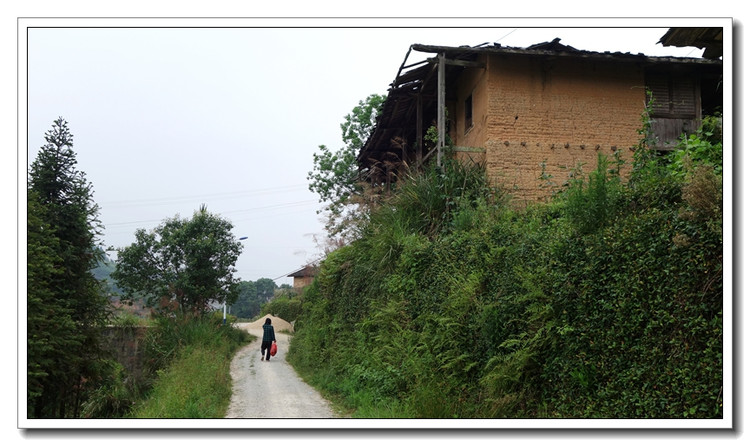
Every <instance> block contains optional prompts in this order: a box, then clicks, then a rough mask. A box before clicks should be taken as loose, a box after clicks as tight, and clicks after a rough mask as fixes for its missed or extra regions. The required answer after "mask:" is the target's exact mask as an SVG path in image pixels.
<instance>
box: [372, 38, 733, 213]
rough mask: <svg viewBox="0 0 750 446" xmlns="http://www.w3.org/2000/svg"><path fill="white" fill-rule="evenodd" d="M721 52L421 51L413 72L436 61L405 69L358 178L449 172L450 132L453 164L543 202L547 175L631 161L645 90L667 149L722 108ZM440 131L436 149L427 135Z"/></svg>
mask: <svg viewBox="0 0 750 446" xmlns="http://www.w3.org/2000/svg"><path fill="white" fill-rule="evenodd" d="M703 30H705V29H703ZM711 30H713V34H711ZM717 30H718V31H717ZM720 32H721V29H720V28H718V29H709V32H705V31H704V37H705V36H706V35H708V36H709V37H711V38H712V39H713V40H714V41H716V40H717V39H718V40H719V43H720V38H721V36H720ZM716 33H719V35H718V37H717V35H716ZM692 35H693V37H695V33H693V34H692ZM677 37H679V36H677V35H673V36H672V37H671V39H672V40H673V41H677V40H678V39H677ZM683 37H685V35H684V34H683ZM667 38H670V36H669V35H665V36H664V38H663V40H664V39H667ZM715 48H716V46H712V52H711V54H710V57H705V55H704V57H702V58H676V57H649V56H645V55H643V54H630V53H610V52H604V53H600V52H590V51H582V50H577V49H575V48H572V47H570V46H566V45H563V44H562V43H561V42H560V41H559V39H555V40H553V41H552V42H545V43H540V44H537V45H532V46H530V47H528V48H514V47H503V46H500V45H498V44H482V45H479V46H475V47H468V46H461V47H447V46H432V45H423V44H414V45H412V46H411V47H410V48H409V52H408V53H407V57H406V58H405V59H404V64H405V63H406V60H407V59H408V57H409V55H410V53H411V52H412V51H415V52H421V53H427V54H431V55H432V57H428V58H427V59H426V60H424V61H422V62H418V63H415V64H411V65H404V64H402V66H401V67H400V68H399V70H398V74H397V76H396V79H395V80H394V82H393V83H392V84H391V86H390V89H389V91H388V96H387V98H386V101H385V103H384V104H383V109H382V112H381V114H380V116H379V118H378V121H377V123H376V126H375V128H374V130H373V132H372V133H371V135H370V138H369V139H368V141H367V143H366V144H365V145H364V147H363V148H362V149H361V151H360V153H359V156H358V164H359V167H360V170H361V172H362V173H363V175H365V176H367V177H368V178H369V179H370V180H371V181H372V182H373V183H381V184H382V183H389V182H391V181H394V180H395V178H397V175H398V172H399V169H402V168H403V166H405V165H409V166H414V165H417V166H419V165H421V164H422V163H424V162H425V161H426V160H427V159H428V158H431V157H436V158H437V162H438V164H440V163H442V159H441V157H442V156H444V154H443V148H444V147H445V146H446V145H447V142H446V140H445V137H444V135H445V134H446V133H447V135H448V137H449V138H450V141H452V145H453V147H454V152H453V156H455V157H457V158H459V159H467V160H472V161H474V162H479V163H484V164H485V168H486V171H487V174H488V176H489V177H490V179H491V180H492V181H493V182H494V183H495V184H496V185H498V186H501V187H503V188H505V189H507V190H509V191H511V192H512V193H513V194H514V196H515V197H516V199H518V200H521V201H524V202H526V201H534V200H538V199H540V198H543V197H544V196H545V195H546V194H549V193H550V191H549V189H543V188H541V187H540V185H541V184H542V179H541V177H542V174H543V173H545V174H546V175H552V178H551V181H552V183H553V184H556V185H557V186H560V185H562V184H563V183H564V181H565V180H566V179H567V178H568V175H569V173H570V172H571V171H573V170H574V169H575V168H576V167H580V168H581V169H582V170H583V171H584V172H588V171H590V170H592V169H594V168H595V167H596V164H597V157H598V154H599V153H604V154H607V155H608V156H610V157H612V156H613V155H614V153H615V152H618V153H619V156H620V157H621V158H622V159H624V160H625V161H629V160H631V159H632V156H633V148H634V147H635V146H636V145H637V143H638V141H639V139H640V137H641V136H640V135H639V130H640V129H641V128H642V114H643V112H644V109H645V106H646V102H647V91H651V92H652V93H653V100H654V102H653V115H652V118H653V129H654V133H655V136H656V137H657V138H658V142H657V147H656V149H662V150H668V149H669V148H670V147H671V146H673V144H674V141H675V140H676V139H677V138H679V137H680V135H681V134H683V133H685V132H691V131H693V130H695V129H696V128H697V126H698V125H699V123H700V120H701V117H702V116H704V115H706V114H710V113H713V112H714V111H716V110H720V108H721V105H722V102H721V101H722V61H721V59H720V58H718V57H717V55H718V56H721V51H720V50H719V51H718V53H717V51H716V50H715ZM719 48H720V46H719ZM707 52H708V51H707ZM439 110H445V113H439V112H438V111H439ZM430 127H434V128H435V129H437V136H438V141H437V143H436V144H435V143H434V142H431V141H428V140H427V138H426V137H425V135H426V133H427V131H428V129H429V128H430ZM432 139H433V141H434V138H432ZM628 164H629V163H626V165H625V172H623V173H624V174H625V175H627V173H628V172H627V166H628ZM543 166H544V167H543ZM543 169H544V170H543Z"/></svg>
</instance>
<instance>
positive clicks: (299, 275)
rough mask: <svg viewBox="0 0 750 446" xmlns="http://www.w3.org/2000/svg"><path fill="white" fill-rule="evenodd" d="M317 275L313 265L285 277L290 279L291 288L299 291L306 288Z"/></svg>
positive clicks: (316, 269) (316, 268) (315, 267)
mask: <svg viewBox="0 0 750 446" xmlns="http://www.w3.org/2000/svg"><path fill="white" fill-rule="evenodd" d="M317 274H318V267H317V266H314V265H307V266H305V267H304V268H302V269H299V270H297V271H295V272H293V273H291V274H289V275H288V276H287V277H292V278H293V282H292V287H293V288H294V289H297V290H300V289H302V288H304V287H306V286H309V285H310V284H312V283H313V280H315V276H316V275H317Z"/></svg>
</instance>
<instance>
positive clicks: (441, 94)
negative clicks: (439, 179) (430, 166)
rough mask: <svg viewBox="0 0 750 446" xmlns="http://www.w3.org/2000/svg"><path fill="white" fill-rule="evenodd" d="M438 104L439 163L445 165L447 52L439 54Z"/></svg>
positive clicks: (440, 165) (441, 165) (439, 165)
mask: <svg viewBox="0 0 750 446" xmlns="http://www.w3.org/2000/svg"><path fill="white" fill-rule="evenodd" d="M437 94H438V105H437V127H438V128H437V132H438V144H437V165H438V167H443V147H445V53H440V54H439V55H438V91H437Z"/></svg>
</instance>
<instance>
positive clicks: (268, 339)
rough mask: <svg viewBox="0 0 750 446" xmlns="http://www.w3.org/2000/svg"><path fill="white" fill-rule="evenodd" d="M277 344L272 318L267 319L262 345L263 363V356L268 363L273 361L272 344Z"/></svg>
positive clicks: (261, 356) (261, 358) (261, 355)
mask: <svg viewBox="0 0 750 446" xmlns="http://www.w3.org/2000/svg"><path fill="white" fill-rule="evenodd" d="M274 342H276V333H275V332H274V331H273V325H271V318H270V317H267V318H266V323H265V324H263V340H262V341H261V343H260V360H261V361H263V356H265V357H266V361H270V360H271V344H273V343H274Z"/></svg>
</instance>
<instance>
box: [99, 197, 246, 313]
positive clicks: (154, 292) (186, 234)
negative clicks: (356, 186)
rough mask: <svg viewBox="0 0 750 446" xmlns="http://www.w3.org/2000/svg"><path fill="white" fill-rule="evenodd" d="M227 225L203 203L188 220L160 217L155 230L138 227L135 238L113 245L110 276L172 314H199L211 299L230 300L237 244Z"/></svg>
mask: <svg viewBox="0 0 750 446" xmlns="http://www.w3.org/2000/svg"><path fill="white" fill-rule="evenodd" d="M231 231H232V224H231V223H230V222H229V221H227V220H225V219H223V218H221V217H219V216H217V215H214V214H211V213H209V212H208V210H207V209H206V207H205V206H201V208H200V209H199V210H198V211H196V212H195V213H194V214H193V217H192V218H191V219H182V218H179V216H178V217H174V218H170V219H167V220H165V221H164V222H163V223H162V224H160V225H159V226H158V227H156V229H154V230H152V231H151V232H146V231H145V230H144V229H138V230H137V231H136V233H135V237H136V241H135V243H133V244H131V245H130V246H128V247H125V248H122V249H120V250H118V262H117V268H116V269H115V272H114V273H112V277H113V278H114V279H115V281H116V282H117V284H118V286H120V287H121V288H122V289H123V290H124V291H125V292H126V293H129V294H131V295H132V294H133V293H141V294H142V295H144V296H146V298H147V303H148V304H149V306H151V307H155V308H157V309H158V310H159V311H164V312H167V313H171V314H180V315H188V314H194V315H202V314H204V313H205V312H207V311H209V310H210V308H211V305H212V304H223V303H227V304H230V305H231V304H232V303H234V301H235V300H236V298H237V291H238V289H237V286H238V283H239V280H238V279H236V278H235V277H234V273H235V272H236V270H235V269H234V265H235V262H236V261H237V257H239V255H240V253H241V252H242V243H240V242H239V241H237V240H236V239H235V237H234V235H233V234H232V232H231Z"/></svg>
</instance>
